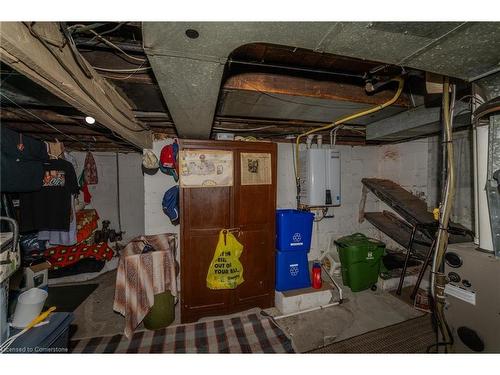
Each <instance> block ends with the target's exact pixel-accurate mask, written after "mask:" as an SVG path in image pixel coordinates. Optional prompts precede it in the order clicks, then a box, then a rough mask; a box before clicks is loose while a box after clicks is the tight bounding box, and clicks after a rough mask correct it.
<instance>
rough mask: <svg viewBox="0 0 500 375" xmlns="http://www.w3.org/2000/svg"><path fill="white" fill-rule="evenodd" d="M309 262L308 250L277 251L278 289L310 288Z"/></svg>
mask: <svg viewBox="0 0 500 375" xmlns="http://www.w3.org/2000/svg"><path fill="white" fill-rule="evenodd" d="M310 286H311V279H310V278H309V263H308V262H307V251H276V288H275V289H276V290H277V291H280V292H282V291H286V290H292V289H300V288H308V287H310Z"/></svg>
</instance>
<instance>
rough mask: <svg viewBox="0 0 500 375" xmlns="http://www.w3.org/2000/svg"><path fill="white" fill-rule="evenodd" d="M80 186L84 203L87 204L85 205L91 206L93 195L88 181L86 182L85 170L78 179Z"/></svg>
mask: <svg viewBox="0 0 500 375" xmlns="http://www.w3.org/2000/svg"><path fill="white" fill-rule="evenodd" d="M78 185H80V190H81V191H82V193H83V202H84V203H85V205H87V204H89V203H90V201H91V200H92V195H91V194H90V191H89V186H88V184H87V181H85V170H83V171H82V174H81V175H80V178H79V179H78ZM85 205H84V206H85Z"/></svg>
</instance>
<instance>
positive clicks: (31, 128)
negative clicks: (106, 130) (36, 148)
mask: <svg viewBox="0 0 500 375" xmlns="http://www.w3.org/2000/svg"><path fill="white" fill-rule="evenodd" d="M51 125H52V126H53V127H54V128H56V129H58V130H60V131H61V132H63V133H66V134H69V135H98V136H106V134H103V133H100V132H98V131H96V130H92V129H87V128H84V127H77V126H75V125H61V124H51ZM2 126H6V127H8V128H9V129H12V130H16V131H19V132H31V133H39V134H61V133H60V132H58V131H57V130H55V129H53V128H51V127H49V126H47V125H46V124H43V123H36V122H15V121H8V122H7V121H6V122H2Z"/></svg>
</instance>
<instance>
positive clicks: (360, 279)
mask: <svg viewBox="0 0 500 375" xmlns="http://www.w3.org/2000/svg"><path fill="white" fill-rule="evenodd" d="M335 244H336V245H337V249H338V252H339V258H340V263H341V269H342V281H343V282H344V285H346V286H348V287H350V288H351V290H352V291H353V292H359V291H361V290H365V289H368V288H371V287H375V284H376V283H377V280H378V275H379V271H380V263H381V260H382V256H383V255H384V252H385V244H384V243H383V242H380V241H378V240H375V239H373V238H368V237H366V236H365V235H364V234H362V233H355V234H352V235H350V236H345V237H342V238H339V239H337V240H336V241H335Z"/></svg>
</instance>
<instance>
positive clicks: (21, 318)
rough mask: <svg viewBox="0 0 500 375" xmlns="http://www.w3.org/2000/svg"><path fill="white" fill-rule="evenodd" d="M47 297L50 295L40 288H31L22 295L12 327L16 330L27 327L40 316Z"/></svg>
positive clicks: (18, 300)
mask: <svg viewBox="0 0 500 375" xmlns="http://www.w3.org/2000/svg"><path fill="white" fill-rule="evenodd" d="M47 296H48V293H47V292H46V291H45V290H43V289H39V288H31V289H30V290H27V291H26V292H24V293H21V294H20V295H19V297H18V298H17V305H16V310H15V311H14V317H13V318H12V326H13V327H15V328H24V327H26V326H27V325H28V324H29V323H30V322H31V321H32V320H33V319H35V318H36V317H37V316H38V315H40V313H41V312H42V309H43V305H44V303H45V300H46V299H47Z"/></svg>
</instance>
